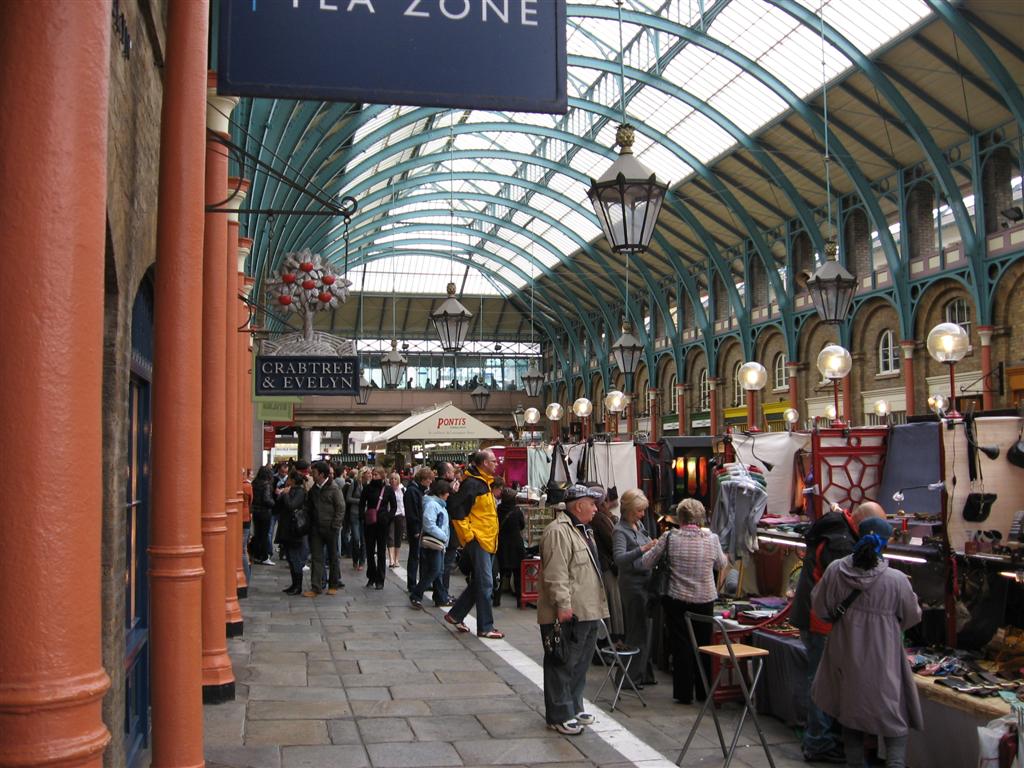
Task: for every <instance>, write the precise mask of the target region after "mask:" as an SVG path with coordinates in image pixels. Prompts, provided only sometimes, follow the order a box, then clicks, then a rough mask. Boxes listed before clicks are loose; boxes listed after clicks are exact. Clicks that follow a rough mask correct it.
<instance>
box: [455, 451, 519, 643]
mask: <svg viewBox="0 0 1024 768" xmlns="http://www.w3.org/2000/svg"><path fill="white" fill-rule="evenodd" d="M497 466H498V460H497V459H496V458H495V457H494V453H493V452H491V451H476V452H475V453H473V455H471V456H470V457H469V468H468V469H467V470H466V474H465V476H464V477H463V480H462V485H461V486H460V487H459V492H458V493H455V494H452V495H451V496H450V497H449V498H448V515H449V517H450V518H451V521H452V528H454V529H455V535H456V536H457V537H458V539H459V543H460V544H461V545H462V556H463V557H468V558H469V559H470V562H471V563H472V568H473V571H472V574H473V576H472V581H470V583H469V586H467V587H466V588H465V589H464V590H463V591H462V594H461V595H459V596H458V598H456V600H455V605H453V606H452V609H451V610H450V611H449V612H448V613H447V615H446V616H445V617H444V620H445V621H447V622H448V623H449V624H451V625H453V626H454V627H455V628H456V629H457V630H458V631H459V632H468V631H469V627H467V626H466V625H465V624H464V623H463V621H464V619H465V618H466V616H467V615H468V614H469V612H470V610H471V609H472V608H473V605H474V604H475V605H476V625H477V632H476V633H477V636H479V637H485V638H488V639H491V640H500V639H501V638H503V637H504V636H505V635H504V634H502V633H501V632H499V631H498V630H496V629H495V628H494V613H493V612H492V610H491V590H492V589H493V586H494V583H493V577H492V567H493V558H494V553H495V552H496V551H497V549H498V509H497V507H496V505H495V502H494V494H492V493H491V483H492V482H494V470H495V469H496V468H497Z"/></svg>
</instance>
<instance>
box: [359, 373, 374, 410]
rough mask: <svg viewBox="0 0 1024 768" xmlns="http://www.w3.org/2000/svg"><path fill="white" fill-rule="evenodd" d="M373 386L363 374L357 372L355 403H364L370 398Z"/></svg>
mask: <svg viewBox="0 0 1024 768" xmlns="http://www.w3.org/2000/svg"><path fill="white" fill-rule="evenodd" d="M372 389H373V387H371V386H370V382H368V381H367V380H366V376H365V375H364V374H359V394H358V395H356V404H357V405H366V404H367V403H368V402H369V400H370V392H371V391H372Z"/></svg>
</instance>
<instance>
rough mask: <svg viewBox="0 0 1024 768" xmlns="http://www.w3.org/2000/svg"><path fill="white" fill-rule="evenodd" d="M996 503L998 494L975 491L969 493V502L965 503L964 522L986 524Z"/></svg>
mask: <svg viewBox="0 0 1024 768" xmlns="http://www.w3.org/2000/svg"><path fill="white" fill-rule="evenodd" d="M995 502H996V494H994V493H985V492H981V493H975V492H973V491H972V492H971V493H968V494H967V500H966V501H965V502H964V520H966V521H967V522H969V523H982V522H984V521H985V520H986V519H988V516H989V513H990V512H991V511H992V505H993V504H995Z"/></svg>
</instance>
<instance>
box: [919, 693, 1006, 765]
mask: <svg viewBox="0 0 1024 768" xmlns="http://www.w3.org/2000/svg"><path fill="white" fill-rule="evenodd" d="M914 682H915V683H917V691H918V694H920V699H921V715H922V717H923V718H924V724H925V730H924V731H911V732H910V738H909V739H908V740H907V765H914V766H917V765H922V766H923V765H944V766H945V765H948V766H965V768H974V766H976V765H977V764H978V733H977V730H976V729H977V727H978V726H979V725H985V724H986V723H987V722H989V721H990V720H995V719H996V718H998V717H1002V716H1003V715H1008V714H1010V705H1009V704H1007V703H1006V702H1005V701H1003V700H1002V699H1000V698H999V697H998V696H993V697H985V698H979V697H977V696H971V695H970V694H966V693H957V692H956V691H954V690H953V689H951V688H947V687H946V686H944V685H937V684H936V683H935V678H934V677H925V676H923V675H914Z"/></svg>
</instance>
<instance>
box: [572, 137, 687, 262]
mask: <svg viewBox="0 0 1024 768" xmlns="http://www.w3.org/2000/svg"><path fill="white" fill-rule="evenodd" d="M634 138H635V131H634V128H633V126H632V125H629V124H625V123H624V124H623V125H620V126H619V127H618V130H616V131H615V144H616V145H618V147H619V157H618V158H617V159H616V160H615V162H614V163H612V165H611V167H610V168H609V169H608V170H607V171H605V172H604V175H603V176H601V178H600V179H598V180H597V181H594V180H593V179H591V180H590V190H589V191H588V192H587V196H588V197H589V198H590V203H591V205H593V206H594V211H595V212H596V213H597V219H598V221H599V222H600V223H601V229H602V231H603V232H604V236H605V238H606V239H607V240H608V244H609V245H610V246H611V247H612V250H613V251H615V252H616V253H640V252H643V251H646V250H647V248H648V246H649V245H650V244H651V236H652V235H653V234H654V226H655V224H657V223H658V214H659V213H661V206H662V203H664V202H665V193H666V192H667V191H668V184H666V183H665V182H663V181H658V179H657V178H656V177H655V175H654V173H652V172H651V171H650V169H648V168H646V167H644V165H643V163H641V162H640V161H639V160H637V158H636V156H635V155H634V154H633V141H634Z"/></svg>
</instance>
